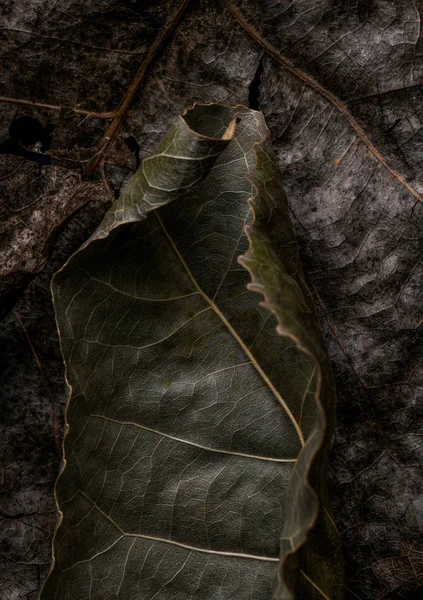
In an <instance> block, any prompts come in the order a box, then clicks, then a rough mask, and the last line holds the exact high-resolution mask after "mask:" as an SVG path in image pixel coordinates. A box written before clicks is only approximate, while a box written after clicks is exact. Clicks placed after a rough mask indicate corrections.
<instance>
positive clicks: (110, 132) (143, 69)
mask: <svg viewBox="0 0 423 600" xmlns="http://www.w3.org/2000/svg"><path fill="white" fill-rule="evenodd" d="M189 3H190V0H181V2H180V3H179V6H178V7H177V9H176V10H175V12H174V13H173V15H172V16H171V17H169V19H168V20H167V21H166V24H165V26H164V27H163V29H162V30H161V31H160V32H159V34H158V35H157V37H156V39H155V40H154V42H153V44H152V45H151V46H150V48H149V50H148V52H147V55H146V57H145V59H144V60H143V62H142V64H141V66H140V68H139V69H138V72H137V74H136V75H135V77H134V79H133V80H132V82H131V84H130V86H129V88H128V90H127V92H126V94H125V96H124V98H123V100H122V104H121V105H120V107H119V108H118V110H117V111H116V113H115V116H114V118H113V121H112V122H111V123H110V125H109V127H108V128H107V130H106V133H105V134H104V137H103V139H102V140H100V144H99V148H100V149H99V151H98V152H97V153H96V154H95V155H94V156H93V157H92V159H91V160H90V161H89V162H88V164H87V166H86V169H85V178H86V179H87V178H88V177H89V176H90V175H91V173H92V172H93V171H94V170H95V169H96V168H97V165H98V164H99V162H100V160H101V158H102V157H103V156H104V155H105V154H106V152H107V151H108V149H109V148H110V146H111V144H112V142H113V141H114V139H115V137H116V134H117V132H118V129H119V127H120V126H121V124H122V122H123V120H124V118H125V116H126V113H127V112H128V109H129V107H130V106H131V104H132V102H133V101H134V98H135V95H136V93H137V92H138V89H139V87H140V85H141V83H142V82H143V80H144V78H145V76H146V73H147V70H148V68H149V67H150V65H151V63H152V62H153V60H154V59H155V58H156V57H157V55H158V54H159V52H160V51H161V50H162V49H163V47H164V45H165V43H166V41H167V40H168V38H169V37H170V35H171V33H172V32H173V30H174V29H175V27H176V26H177V24H178V23H179V21H180V19H181V17H182V15H183V14H184V12H185V10H186V9H187V7H188V4H189Z"/></svg>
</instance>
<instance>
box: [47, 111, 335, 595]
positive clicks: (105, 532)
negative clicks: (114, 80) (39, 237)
mask: <svg viewBox="0 0 423 600" xmlns="http://www.w3.org/2000/svg"><path fill="white" fill-rule="evenodd" d="M235 123H237V125H236V127H235ZM234 127H235V133H233V129H234ZM266 138H267V129H266V126H265V124H264V120H263V117H262V116H261V114H260V113H257V112H255V111H251V110H249V109H246V108H244V107H232V108H229V107H223V106H218V105H205V106H196V107H195V108H194V109H193V110H191V111H188V112H187V113H185V114H184V115H183V117H180V118H179V119H178V120H177V122H176V123H175V125H174V126H173V127H172V129H171V130H170V132H169V133H168V135H167V136H166V137H165V138H164V140H163V141H162V142H161V144H160V145H159V146H158V148H157V149H156V151H155V152H154V153H153V154H152V155H151V156H150V157H149V158H148V159H146V160H144V162H143V164H142V166H141V169H140V170H139V172H138V173H137V174H136V175H135V176H134V177H133V179H132V180H131V182H130V183H129V184H128V186H127V188H126V190H125V192H124V194H123V195H122V197H121V199H120V200H119V202H118V203H117V204H116V205H115V206H114V207H113V209H112V210H111V211H110V212H109V213H108V214H107V215H106V217H105V220H104V221H103V223H102V225H101V226H100V228H99V229H98V231H97V232H96V233H95V234H94V236H93V237H92V238H91V239H90V240H89V241H88V242H87V243H86V244H85V245H84V247H83V248H82V249H81V250H80V251H79V252H77V253H76V254H75V255H74V256H73V257H72V258H71V259H70V260H69V261H68V262H67V263H66V265H65V266H64V267H63V268H62V269H61V270H60V271H59V272H58V273H57V274H56V276H55V278H54V280H53V295H54V302H55V309H56V315H57V321H58V328H59V332H60V336H61V344H62V351H63V355H64V357H65V361H66V366H67V378H68V382H69V385H70V387H71V390H72V395H71V399H70V402H69V405H68V410H67V422H68V432H67V435H66V439H65V459H66V466H65V468H64V469H63V472H62V474H61V475H60V477H59V480H58V482H57V488H56V492H57V501H58V505H59V507H60V510H61V513H62V515H63V517H62V522H61V525H60V527H59V528H58V531H57V533H56V536H55V542H54V556H55V564H54V566H53V569H52V572H51V574H50V576H49V578H48V579H47V582H46V584H45V586H44V589H43V592H42V594H41V598H42V600H47V599H50V598H66V597H72V598H74V599H75V600H82V599H85V598H90V599H92V600H94V599H98V600H100V599H101V600H103V599H104V598H108V597H110V598H122V599H123V598H125V600H126V599H127V598H140V599H141V598H142V599H143V600H144V599H152V598H180V599H182V598H184V599H185V598H198V599H211V598H219V599H221V600H227V599H229V598H237V599H240V600H242V599H244V598H245V599H247V598H260V599H261V598H262V599H265V598H270V597H272V594H274V595H275V597H277V598H294V597H297V598H322V597H330V598H331V599H332V598H341V597H342V567H341V566H340V565H341V561H340V558H339V542H338V537H337V534H336V529H335V528H334V525H333V522H332V519H331V518H330V513H329V508H328V502H327V493H326V448H327V441H328V436H329V433H330V431H331V429H332V420H333V411H334V401H333V386H332V379H331V373H330V367H329V364H328V361H327V358H326V354H325V351H324V348H323V344H322V339H321V334H320V332H319V331H318V329H317V327H316V325H315V323H314V318H313V313H312V308H311V300H310V298H309V292H308V290H307V288H306V285H305V283H304V281H303V278H302V274H301V268H300V265H299V260H298V256H297V249H296V244H295V238H294V234H293V230H292V226H291V223H290V220H289V215H288V212H287V207H286V201H285V197H284V195H283V193H282V191H281V189H280V186H279V184H278V180H277V172H276V167H275V164H274V161H273V159H272V157H271V155H270V154H269V153H268V151H267V150H266V149H265V140H266ZM255 165H256V168H255V170H254V166H255ZM246 175H249V178H248V179H247V178H246ZM251 197H254V199H253V200H252V201H251V202H250V203H249V202H248V199H249V198H251ZM253 214H254V217H255V218H254V220H253V223H252V224H251V221H252V218H253ZM248 223H250V226H249V227H248V237H247V235H246V234H245V225H246V224H248ZM249 246H250V247H249ZM240 257H242V258H241V263H242V264H243V265H244V266H240V264H239V262H238V259H239V258H240ZM248 271H250V273H251V276H252V277H250V276H249V273H248ZM251 279H252V283H251V284H250V286H249V287H250V291H249V290H247V287H246V286H247V285H248V283H249V282H250V281H251ZM255 292H260V293H261V294H263V296H264V302H263V303H262V304H260V296H259V295H258V294H257V293H255ZM280 538H282V543H281V540H280ZM280 562H281V565H280V569H279V577H277V574H278V565H279V563H280Z"/></svg>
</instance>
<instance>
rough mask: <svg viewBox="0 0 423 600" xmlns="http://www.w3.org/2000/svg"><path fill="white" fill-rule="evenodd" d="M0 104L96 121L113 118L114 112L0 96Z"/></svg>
mask: <svg viewBox="0 0 423 600" xmlns="http://www.w3.org/2000/svg"><path fill="white" fill-rule="evenodd" d="M0 102H8V103H9V104H23V105H24V106H34V107H35V108H47V109H48V110H57V111H59V110H64V111H69V112H73V113H76V114H77V115H86V116H87V117H94V118H96V119H112V118H113V117H114V116H115V111H111V112H92V111H90V110H84V109H83V108H68V107H65V106H57V105H55V104H44V103H43V102H32V101H31V100H23V99H22V98H8V97H7V96H0Z"/></svg>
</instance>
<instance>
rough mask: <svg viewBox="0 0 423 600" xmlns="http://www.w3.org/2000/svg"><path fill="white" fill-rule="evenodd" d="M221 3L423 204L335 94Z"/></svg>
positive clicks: (226, 1)
mask: <svg viewBox="0 0 423 600" xmlns="http://www.w3.org/2000/svg"><path fill="white" fill-rule="evenodd" d="M221 1H222V3H223V5H224V6H225V7H226V8H227V9H228V11H229V12H230V13H231V14H232V16H233V17H234V18H235V19H236V20H237V21H238V23H239V24H240V25H241V27H242V28H243V29H245V31H246V32H247V33H248V34H249V35H250V36H251V37H252V38H253V39H254V40H255V41H256V42H257V43H258V44H260V46H261V47H262V48H264V50H266V52H267V53H268V54H269V55H270V56H271V57H272V58H274V59H275V61H276V62H278V63H279V64H280V65H281V66H282V67H283V68H284V69H286V70H287V71H289V72H290V73H292V74H293V75H295V76H296V77H298V79H301V81H304V83H305V84H306V85H307V86H309V87H310V88H311V89H313V90H314V91H315V92H317V93H318V94H320V95H321V96H323V98H325V99H326V100H327V101H328V102H330V103H331V104H332V105H333V106H335V108H336V109H337V110H338V111H339V112H340V113H341V114H342V115H343V116H344V117H345V119H346V120H347V122H348V123H349V124H350V126H351V127H352V128H353V129H354V131H355V132H356V134H357V136H358V137H359V138H360V139H361V141H362V142H363V143H364V144H365V145H366V146H367V148H368V149H369V151H370V152H371V153H372V154H373V156H374V157H375V158H376V159H377V160H378V161H379V162H380V163H381V165H382V166H383V167H385V169H387V170H388V171H389V173H390V174H391V175H393V176H394V177H395V178H396V179H397V180H398V181H399V183H400V184H401V185H402V186H403V187H404V188H405V189H406V190H407V191H408V192H410V194H411V195H412V196H414V198H417V200H419V201H420V202H423V198H422V196H421V195H420V194H419V193H418V191H417V190H415V189H414V188H413V187H412V186H411V185H410V184H409V183H407V181H406V180H405V179H404V177H403V176H402V175H401V174H400V173H398V171H395V169H393V168H392V167H390V166H389V165H388V163H387V162H386V160H385V159H384V158H383V156H382V154H381V153H380V151H379V150H378V149H377V148H376V146H375V145H374V144H373V142H372V141H371V140H370V138H369V137H368V135H367V134H366V133H365V131H364V129H363V128H362V127H361V125H359V124H358V123H357V121H356V120H355V119H354V117H353V116H352V114H351V113H350V112H349V110H348V108H347V106H346V105H345V104H344V103H343V102H342V100H340V99H339V98H337V96H335V94H332V92H330V91H329V90H327V89H326V88H325V87H323V86H322V85H320V83H317V81H315V80H314V79H313V78H312V77H310V75H307V73H305V72H304V71H302V70H301V69H299V68H298V67H296V66H295V65H294V64H293V63H292V62H291V61H290V60H289V59H288V58H286V57H285V56H282V54H280V52H279V51H278V50H277V49H276V48H275V47H274V46H273V45H272V44H271V43H270V42H268V41H267V40H265V39H264V38H263V37H262V36H261V35H260V33H259V32H258V31H257V29H255V27H253V25H251V24H250V23H249V22H248V21H247V20H246V18H245V17H244V15H243V14H242V12H241V11H240V10H239V8H238V7H237V6H235V5H234V4H233V3H232V2H231V1H230V0H221Z"/></svg>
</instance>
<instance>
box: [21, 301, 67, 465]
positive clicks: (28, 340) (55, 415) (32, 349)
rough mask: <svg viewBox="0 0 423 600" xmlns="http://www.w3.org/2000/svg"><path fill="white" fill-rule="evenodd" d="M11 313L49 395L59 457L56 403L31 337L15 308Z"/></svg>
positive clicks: (60, 452) (59, 444) (60, 449)
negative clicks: (21, 332) (25, 340)
mask: <svg viewBox="0 0 423 600" xmlns="http://www.w3.org/2000/svg"><path fill="white" fill-rule="evenodd" d="M12 314H13V316H14V317H15V320H16V322H17V323H18V325H19V327H20V328H21V329H22V331H23V332H24V334H25V337H26V339H27V342H28V345H29V347H30V349H31V352H32V354H33V356H34V359H35V362H36V363H37V367H38V370H39V372H40V375H41V379H42V381H43V384H44V387H45V389H46V391H47V395H48V397H49V400H50V404H51V417H52V421H53V435H54V441H55V444H56V450H57V454H58V456H59V457H60V456H61V455H62V448H61V443H60V432H59V426H58V423H57V412H56V403H55V401H54V397H53V394H52V393H51V390H50V386H49V384H48V381H47V378H46V376H45V374H44V371H43V367H42V366H41V362H40V359H39V358H38V355H37V353H36V351H35V348H34V345H33V343H32V341H31V338H30V337H29V333H28V331H27V330H26V327H25V325H24V324H23V323H22V319H21V317H20V316H19V313H17V312H16V310H14V309H13V310H12Z"/></svg>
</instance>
